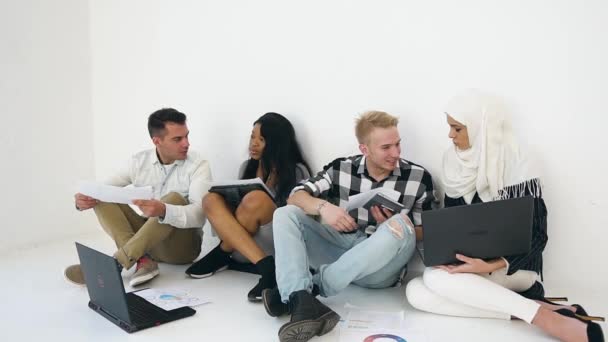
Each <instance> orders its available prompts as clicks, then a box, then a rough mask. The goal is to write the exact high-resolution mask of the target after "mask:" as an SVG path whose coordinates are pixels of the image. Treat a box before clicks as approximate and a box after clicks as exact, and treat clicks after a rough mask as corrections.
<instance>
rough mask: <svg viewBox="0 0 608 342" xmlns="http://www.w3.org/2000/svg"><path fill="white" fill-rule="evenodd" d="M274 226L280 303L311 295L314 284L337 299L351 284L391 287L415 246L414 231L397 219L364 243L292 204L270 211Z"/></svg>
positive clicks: (361, 238) (358, 236)
mask: <svg viewBox="0 0 608 342" xmlns="http://www.w3.org/2000/svg"><path fill="white" fill-rule="evenodd" d="M391 222H392V223H391ZM389 223H391V225H392V226H393V227H395V226H396V227H398V228H391V226H389ZM273 226H274V245H275V258H276V275H277V284H278V288H279V291H280V293H281V299H282V300H283V302H287V301H288V300H289V295H290V294H291V293H293V292H296V291H299V290H307V291H309V292H310V291H311V290H312V287H313V284H316V285H317V286H319V289H320V291H321V295H323V296H325V297H327V296H333V295H336V294H338V293H339V292H340V291H342V290H343V289H344V288H346V287H347V286H348V285H349V284H350V283H354V284H356V285H359V286H362V287H367V288H386V287H390V286H392V285H393V284H395V283H396V282H397V281H398V280H399V276H400V275H401V270H402V269H403V268H404V267H405V265H406V264H407V262H408V261H409V260H410V258H411V257H412V254H413V253H414V248H415V245H416V235H415V233H414V231H413V229H409V228H408V227H406V226H405V223H404V221H403V219H402V218H401V217H399V215H395V216H393V217H392V218H390V219H389V220H387V221H386V222H384V223H382V224H381V225H380V226H378V229H377V230H376V232H375V233H374V234H372V235H371V236H370V237H369V238H368V237H367V234H365V232H363V231H361V230H358V231H357V232H355V233H352V234H344V233H340V232H338V231H336V230H335V229H334V228H332V227H330V226H328V225H324V224H321V223H319V222H317V221H316V220H314V219H313V218H312V217H311V216H309V215H307V214H306V213H305V212H304V211H303V210H302V209H300V208H299V207H296V206H293V205H287V206H284V207H282V208H279V209H277V210H276V211H275V212H274V218H273ZM309 256H310V258H309ZM311 261H312V264H313V265H314V264H315V263H316V264H318V265H320V267H319V268H318V273H317V274H315V275H314V276H313V275H312V274H311V273H310V271H309V267H310V266H311ZM314 266H316V265H314Z"/></svg>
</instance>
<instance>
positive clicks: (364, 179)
mask: <svg viewBox="0 0 608 342" xmlns="http://www.w3.org/2000/svg"><path fill="white" fill-rule="evenodd" d="M381 187H385V188H389V189H393V190H396V191H398V192H399V193H400V194H401V195H400V196H399V202H400V203H401V204H403V206H404V207H405V209H404V210H403V211H404V212H405V213H406V214H408V215H409V217H410V219H411V220H412V222H413V223H414V224H415V225H416V226H419V225H422V211H424V210H429V209H431V207H432V206H434V205H436V204H437V203H438V202H437V197H436V196H435V190H434V188H433V181H432V178H431V174H430V173H429V172H428V171H426V170H425V169H424V168H423V167H421V166H419V165H416V164H414V163H411V162H409V161H407V160H405V159H400V160H399V167H396V168H395V169H394V170H393V173H392V174H391V175H389V176H388V177H387V178H385V179H383V180H381V181H376V180H375V179H373V178H372V177H371V176H370V175H369V173H368V171H367V167H366V165H365V156H363V155H356V156H352V157H348V158H338V159H336V160H334V161H333V162H331V163H329V164H328V165H326V166H325V167H323V170H322V171H321V172H319V173H318V174H317V175H316V176H314V177H311V178H309V179H308V180H306V181H304V182H303V183H301V185H298V186H296V187H295V188H294V189H293V190H292V193H294V192H296V191H300V190H304V191H307V192H308V193H309V194H311V195H312V196H314V197H319V198H324V199H326V200H327V201H328V202H330V203H332V204H335V205H337V206H339V207H342V208H345V207H346V204H347V203H348V198H349V196H352V195H357V194H359V193H362V192H366V191H369V190H372V189H376V188H381ZM349 214H351V216H353V217H356V219H355V221H356V222H357V224H358V225H359V228H362V229H365V228H366V227H368V226H374V225H375V224H376V221H375V219H374V217H373V216H372V214H371V212H370V211H368V210H367V209H364V208H358V209H354V210H352V211H351V212H350V213H349ZM370 228H371V229H370ZM366 231H367V232H368V233H373V231H375V229H374V228H373V227H369V228H368V229H366Z"/></svg>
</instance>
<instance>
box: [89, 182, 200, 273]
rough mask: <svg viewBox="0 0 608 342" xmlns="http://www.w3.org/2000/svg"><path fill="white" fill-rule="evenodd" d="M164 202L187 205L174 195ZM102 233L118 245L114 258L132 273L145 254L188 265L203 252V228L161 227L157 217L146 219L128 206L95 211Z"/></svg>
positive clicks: (99, 206)
mask: <svg viewBox="0 0 608 342" xmlns="http://www.w3.org/2000/svg"><path fill="white" fill-rule="evenodd" d="M161 201H162V202H164V203H167V204H173V205H186V204H187V201H186V200H185V199H184V197H182V196H181V195H179V194H178V193H175V192H171V193H169V194H167V195H165V196H163V198H161ZM94 210H95V215H97V219H98V220H99V223H100V224H101V226H102V227H103V229H104V230H105V231H106V233H108V235H110V237H111V238H112V239H113V240H114V242H115V243H116V247H118V250H117V251H116V253H114V257H115V258H116V260H118V262H120V264H121V265H122V266H123V267H124V268H126V269H129V268H131V266H133V264H135V262H137V260H138V259H139V258H141V257H142V256H143V255H144V254H146V253H147V254H149V255H150V256H151V257H152V258H153V259H154V260H156V261H161V262H167V263H170V264H188V263H191V262H192V261H194V259H196V258H197V257H198V255H199V254H200V252H201V240H202V239H201V234H200V233H201V228H186V229H183V228H175V227H173V226H171V225H168V224H161V223H160V222H158V218H157V217H150V218H145V217H142V216H140V215H138V214H137V213H136V212H135V211H134V210H133V209H131V207H129V206H128V205H126V204H117V203H105V202H101V203H99V204H97V205H96V206H95V208H94Z"/></svg>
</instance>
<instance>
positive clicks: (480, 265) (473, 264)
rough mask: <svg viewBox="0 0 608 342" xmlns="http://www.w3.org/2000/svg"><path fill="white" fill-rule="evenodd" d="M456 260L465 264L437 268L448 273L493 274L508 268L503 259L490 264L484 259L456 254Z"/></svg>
mask: <svg viewBox="0 0 608 342" xmlns="http://www.w3.org/2000/svg"><path fill="white" fill-rule="evenodd" d="M456 259H458V260H460V261H462V262H463V263H464V264H460V265H441V266H437V268H439V269H442V270H444V271H446V272H448V273H491V272H494V271H496V270H498V269H501V268H503V267H506V266H507V264H506V263H505V261H504V259H502V258H500V259H496V260H492V261H489V262H488V261H485V260H482V259H477V258H470V257H468V256H465V255H462V254H456Z"/></svg>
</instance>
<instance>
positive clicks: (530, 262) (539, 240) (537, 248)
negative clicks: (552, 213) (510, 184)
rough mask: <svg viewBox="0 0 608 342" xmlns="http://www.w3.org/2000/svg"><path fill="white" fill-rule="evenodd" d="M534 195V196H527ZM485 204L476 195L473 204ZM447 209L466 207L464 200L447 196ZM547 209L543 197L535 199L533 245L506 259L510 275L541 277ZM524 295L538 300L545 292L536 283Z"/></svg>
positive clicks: (445, 201) (545, 243)
mask: <svg viewBox="0 0 608 342" xmlns="http://www.w3.org/2000/svg"><path fill="white" fill-rule="evenodd" d="M526 195H530V196H531V195H532V194H526ZM481 202H483V201H482V200H481V198H479V196H478V194H475V196H474V197H473V200H472V201H471V204H473V203H481ZM444 203H445V207H446V208H448V207H456V206H460V205H466V204H467V203H466V202H465V200H464V198H462V197H459V198H451V197H449V196H447V195H446V196H445V199H444ZM547 240H548V237H547V207H546V206H545V201H544V200H543V199H542V198H541V197H536V198H534V223H533V226H532V243H531V248H530V252H529V253H528V254H519V255H508V256H504V258H505V259H506V260H507V262H508V263H509V269H508V271H507V274H508V275H511V274H513V273H515V272H517V271H519V270H526V271H534V272H536V273H538V274H540V275H541V277H542V272H543V256H542V252H543V250H544V249H545V246H546V245H547ZM521 294H522V295H524V296H526V297H528V298H538V296H543V295H544V290H543V288H542V285H541V284H540V283H538V282H537V283H536V284H534V285H533V286H532V288H530V289H529V290H527V291H526V292H524V293H521Z"/></svg>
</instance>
